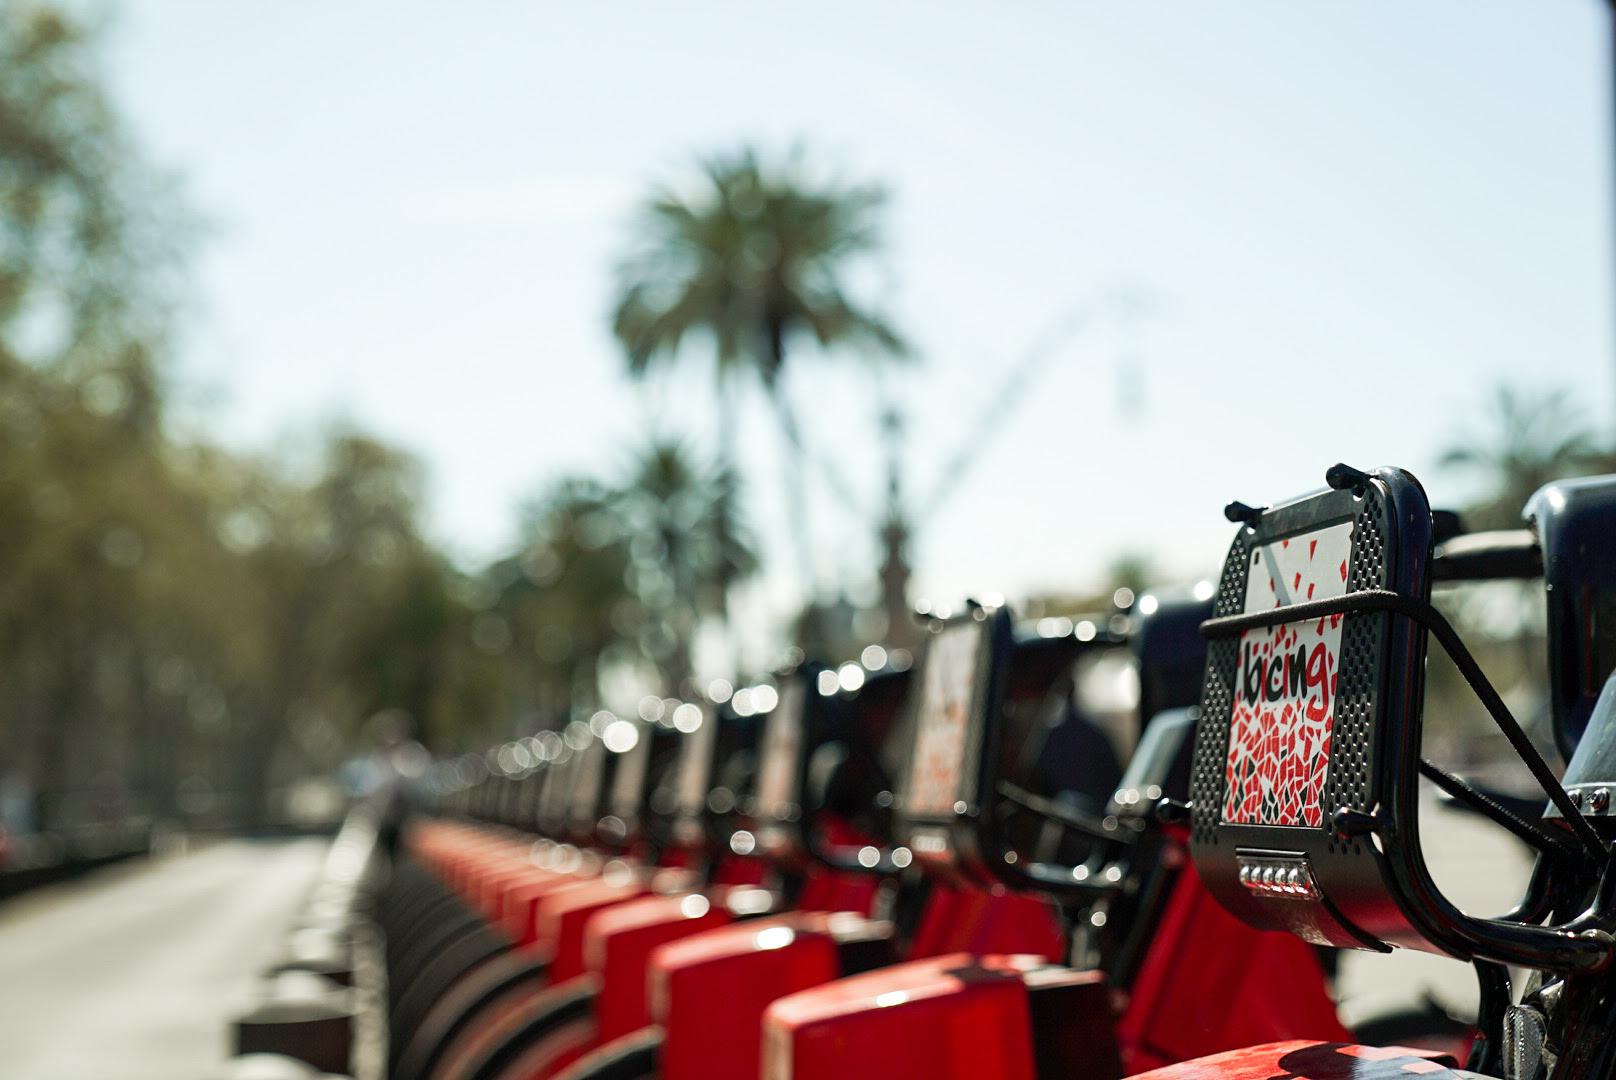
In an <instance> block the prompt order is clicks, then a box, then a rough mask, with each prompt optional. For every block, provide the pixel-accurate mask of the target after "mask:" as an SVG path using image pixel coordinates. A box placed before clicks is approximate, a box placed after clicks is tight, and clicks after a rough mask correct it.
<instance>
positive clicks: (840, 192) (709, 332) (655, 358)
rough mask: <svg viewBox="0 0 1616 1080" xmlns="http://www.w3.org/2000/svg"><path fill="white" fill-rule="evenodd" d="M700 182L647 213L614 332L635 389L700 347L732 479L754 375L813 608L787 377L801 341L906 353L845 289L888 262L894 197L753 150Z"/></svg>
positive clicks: (878, 353) (652, 202)
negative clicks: (854, 275)
mask: <svg viewBox="0 0 1616 1080" xmlns="http://www.w3.org/2000/svg"><path fill="white" fill-rule="evenodd" d="M695 179H696V182H695V184H694V185H693V187H692V189H691V190H690V191H688V192H686V191H675V190H671V189H665V190H662V191H660V192H657V193H656V194H654V195H653V196H652V197H651V198H650V199H649V200H648V201H647V202H646V204H645V206H644V207H643V208H642V210H641V213H640V216H639V220H638V223H637V235H636V237H635V243H634V247H633V250H632V252H631V253H630V255H629V256H628V257H627V258H626V259H625V260H624V261H623V264H622V266H621V267H620V269H619V272H618V298H617V302H616V305H615V307H614V309H613V313H612V332H613V333H614V334H615V335H616V336H617V339H618V342H619V343H620V344H621V345H622V347H623V353H624V358H625V360H626V361H627V364H628V370H629V372H630V373H631V374H632V375H634V376H636V377H643V376H645V375H646V374H647V373H648V372H650V371H651V370H652V369H653V368H654V367H656V366H657V365H659V364H663V363H668V362H671V361H672V360H674V359H675V358H677V357H679V356H680V355H682V354H683V352H684V349H683V346H684V345H685V344H686V342H687V340H688V339H689V338H691V337H692V336H696V337H699V338H703V339H705V341H706V343H707V344H708V345H709V346H710V347H711V349H712V358H713V364H714V371H715V373H716V375H717V380H718V383H719V393H720V402H721V406H722V415H720V417H719V420H718V430H719V439H720V458H721V459H722V461H723V463H724V465H725V467H726V468H728V469H730V470H732V471H733V470H734V469H735V464H736V463H735V454H734V448H733V447H734V443H733V439H734V431H735V417H734V415H733V412H734V398H735V391H736V387H737V383H738V381H740V380H743V379H749V378H750V377H753V376H755V377H756V379H757V380H758V382H759V383H760V385H761V386H762V387H763V389H764V391H765V392H766V393H767V394H768V396H769V400H770V402H771V403H772V404H773V406H774V410H775V415H776V419H777V421H778V426H779V431H780V435H781V438H782V439H783V441H784V442H785V444H786V449H787V455H786V476H785V489H786V491H787V493H788V496H787V501H788V507H789V510H790V513H791V515H792V522H791V534H792V537H793V539H794V542H795V544H796V546H797V558H798V561H799V563H800V565H801V572H802V577H803V583H804V586H805V587H806V588H807V590H808V592H809V594H810V597H811V595H812V593H813V592H814V590H815V588H816V585H817V582H816V575H815V571H814V565H813V555H812V541H811V532H810V530H809V525H808V497H807V490H806V480H805V477H804V458H805V447H804V444H803V436H802V432H801V429H800V427H799V424H798V421H797V417H796V413H795V411H794V410H793V408H792V406H791V402H790V400H789V398H788V397H787V396H786V394H785V390H784V386H783V385H782V375H783V374H784V372H785V365H786V361H787V358H788V357H789V356H791V355H792V354H793V352H794V350H795V347H796V346H797V345H798V344H800V343H802V342H811V343H813V344H816V345H817V346H818V347H819V348H820V349H821V350H837V349H851V350H856V351H858V352H860V353H861V354H862V355H864V356H866V357H870V358H880V359H894V358H899V357H904V356H906V355H908V347H907V345H906V344H905V343H904V340H903V338H902V337H901V336H900V335H899V334H898V332H897V331H896V330H895V329H894V328H893V327H892V325H891V324H890V323H889V322H888V321H887V320H886V319H885V318H884V317H883V316H882V315H880V314H879V313H878V312H876V311H875V310H873V309H872V308H870V307H867V306H865V305H864V304H862V303H860V302H859V301H858V300H857V299H855V297H854V295H853V292H852V290H851V289H850V287H849V285H848V282H847V276H848V274H849V273H850V271H851V269H852V268H853V267H855V266H856V265H857V264H858V263H859V262H860V261H864V260H868V259H870V258H871V257H873V256H875V255H877V254H878V253H879V252H880V249H881V243H882V239H881V232H880V228H879V214H880V211H881V209H882V208H883V206H884V205H885V203H886V192H885V191H883V190H882V189H881V188H879V187H875V186H873V185H867V184H865V185H843V184H839V183H836V182H833V181H823V180H819V179H816V178H815V177H813V176H812V175H810V173H809V171H808V169H807V168H806V165H805V163H804V161H803V158H802V156H801V155H800V154H792V155H790V156H788V157H787V158H785V159H784V160H783V161H780V162H778V163H768V162H765V161H764V159H763V158H762V156H761V155H760V154H759V153H758V152H757V151H756V150H754V149H751V148H742V149H741V150H739V151H737V152H735V153H732V154H727V155H719V156H715V157H713V158H710V159H708V160H707V161H705V162H703V163H702V166H701V169H700V175H699V177H697V178H695ZM741 385H744V382H742V383H741ZM808 610H810V611H813V610H815V609H814V608H813V606H812V605H810V606H809V609H808ZM810 636H813V635H810Z"/></svg>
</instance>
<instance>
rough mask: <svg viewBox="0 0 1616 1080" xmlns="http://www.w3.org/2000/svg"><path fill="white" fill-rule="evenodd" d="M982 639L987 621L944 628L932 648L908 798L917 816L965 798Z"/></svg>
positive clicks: (944, 808)
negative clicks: (962, 792) (968, 727)
mask: <svg viewBox="0 0 1616 1080" xmlns="http://www.w3.org/2000/svg"><path fill="white" fill-rule="evenodd" d="M981 643H982V627H981V625H980V624H977V623H963V624H961V625H958V626H951V627H949V628H948V629H947V630H944V631H943V632H942V633H941V634H939V635H937V637H936V638H935V639H934V640H933V641H932V643H931V645H930V646H929V647H928V651H927V655H926V668H925V672H924V675H923V677H922V680H921V687H920V693H921V697H920V707H919V710H918V712H917V714H916V720H915V756H914V761H913V764H912V767H911V768H910V771H909V792H908V797H907V798H906V799H905V801H904V806H905V807H906V809H907V810H908V811H909V813H911V814H923V815H937V814H949V813H952V812H953V810H954V803H955V801H956V800H957V799H958V798H959V788H960V776H961V775H962V773H963V772H964V768H965V731H966V724H967V720H968V719H969V715H970V709H971V698H972V696H973V694H974V691H975V690H976V676H977V671H976V665H977V657H978V655H979V653H978V650H979V648H980V646H981Z"/></svg>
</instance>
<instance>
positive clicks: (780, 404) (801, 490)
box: [765, 318, 823, 640]
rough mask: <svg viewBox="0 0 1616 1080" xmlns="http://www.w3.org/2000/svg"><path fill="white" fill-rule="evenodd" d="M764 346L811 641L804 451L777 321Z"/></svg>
mask: <svg viewBox="0 0 1616 1080" xmlns="http://www.w3.org/2000/svg"><path fill="white" fill-rule="evenodd" d="M765 344H766V346H767V348H768V350H769V356H768V363H769V369H768V372H767V375H768V378H767V384H768V390H769V398H770V400H771V401H772V402H773V403H774V411H775V415H776V416H778V417H779V419H780V433H781V434H782V435H783V436H784V437H785V443H786V454H785V488H786V501H787V508H786V511H787V513H788V514H789V515H790V522H791V533H792V542H793V544H794V546H795V547H796V549H797V565H798V568H799V572H800V573H801V574H802V587H803V601H804V615H805V619H804V637H805V638H808V639H810V640H814V639H818V638H820V637H821V636H822V635H821V634H820V633H819V631H820V630H821V629H823V628H822V627H820V626H819V605H818V599H819V575H818V574H817V573H816V572H815V570H814V541H813V534H812V533H811V532H810V530H809V524H808V516H809V515H808V483H807V467H806V465H807V463H806V460H805V457H806V453H807V450H806V447H804V445H803V441H802V429H801V428H800V427H798V426H797V415H796V413H795V412H794V411H793V410H792V408H791V400H790V398H788V397H787V396H786V388H785V386H784V385H783V384H782V383H781V381H780V380H781V378H782V377H783V376H784V373H785V360H786V342H785V324H784V323H783V322H781V321H780V320H779V319H774V318H771V319H769V320H768V323H767V325H766V327H765Z"/></svg>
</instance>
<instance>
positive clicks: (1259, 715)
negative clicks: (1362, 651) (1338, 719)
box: [1222, 521, 1352, 827]
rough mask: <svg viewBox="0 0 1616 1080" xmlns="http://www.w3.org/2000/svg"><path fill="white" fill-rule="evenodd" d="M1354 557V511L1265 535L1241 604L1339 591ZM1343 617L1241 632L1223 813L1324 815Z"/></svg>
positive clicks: (1277, 817)
mask: <svg viewBox="0 0 1616 1080" xmlns="http://www.w3.org/2000/svg"><path fill="white" fill-rule="evenodd" d="M1351 557H1352V523H1351V522H1350V521H1344V522H1341V523H1340V524H1337V525H1329V526H1326V527H1325V528H1322V529H1316V530H1313V531H1312V532H1306V533H1300V534H1298V535H1296V536H1291V537H1287V538H1286V539H1283V540H1275V541H1273V542H1272V543H1268V544H1264V545H1263V546H1261V547H1259V548H1257V549H1255V550H1254V551H1253V552H1252V555H1251V566H1250V574H1249V576H1248V577H1247V579H1246V602H1245V608H1244V610H1245V611H1246V612H1247V613H1248V614H1249V613H1253V612H1259V611H1271V610H1273V609H1274V608H1279V607H1287V606H1289V605H1292V604H1301V603H1306V602H1308V601H1310V600H1332V599H1335V598H1337V597H1340V596H1343V595H1345V593H1346V591H1347V571H1348V565H1347V564H1348V561H1349V560H1350V559H1351ZM1341 620H1342V616H1341V615H1327V616H1324V617H1322V618H1318V619H1312V620H1308V621H1306V622H1295V623H1284V624H1282V625H1280V626H1272V627H1266V628H1263V629H1257V630H1248V631H1246V632H1245V633H1244V634H1242V635H1241V637H1240V653H1239V661H1238V664H1237V666H1236V668H1235V685H1234V710H1233V714H1232V716H1231V719H1230V724H1229V754H1228V758H1227V762H1226V769H1227V775H1226V784H1225V788H1224V801H1223V814H1222V816H1223V820H1224V821H1226V822H1229V823H1231V824H1237V825H1307V826H1314V827H1317V826H1319V825H1321V824H1323V821H1324V805H1323V797H1324V784H1325V780H1326V778H1327V777H1328V776H1329V772H1330V736H1331V733H1332V731H1333V729H1334V727H1335V699H1336V684H1337V681H1338V679H1339V677H1340V659H1341Z"/></svg>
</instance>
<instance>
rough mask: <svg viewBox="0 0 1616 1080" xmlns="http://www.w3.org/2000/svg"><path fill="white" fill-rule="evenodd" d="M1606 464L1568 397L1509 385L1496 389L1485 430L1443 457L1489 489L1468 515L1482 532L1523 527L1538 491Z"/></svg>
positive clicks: (1463, 436) (1458, 442) (1465, 438)
mask: <svg viewBox="0 0 1616 1080" xmlns="http://www.w3.org/2000/svg"><path fill="white" fill-rule="evenodd" d="M1606 461H1608V455H1606V454H1604V453H1603V452H1602V451H1601V448H1600V447H1599V445H1598V443H1597V442H1596V441H1595V438H1594V436H1593V434H1592V432H1591V431H1590V430H1589V429H1588V427H1587V426H1586V424H1585V423H1584V420H1583V417H1582V414H1581V411H1580V410H1579V409H1578V408H1577V407H1576V405H1575V403H1574V402H1573V401H1572V398H1571V395H1570V394H1569V393H1567V392H1566V391H1564V390H1552V391H1545V392H1541V393H1538V392H1534V391H1527V390H1520V389H1516V388H1512V387H1509V386H1499V387H1497V388H1495V389H1494V391H1493V394H1492V400H1491V401H1490V402H1489V405H1488V408H1487V411H1486V413H1485V426H1484V427H1482V428H1481V429H1474V428H1472V429H1471V430H1468V431H1465V432H1463V433H1462V434H1461V435H1460V436H1459V437H1458V438H1456V439H1455V440H1454V441H1453V443H1452V445H1451V446H1450V447H1449V448H1448V449H1447V451H1445V452H1444V453H1443V455H1442V457H1441V464H1442V465H1443V466H1445V467H1448V468H1453V469H1460V470H1465V471H1469V472H1471V473H1473V474H1476V475H1479V476H1480V477H1481V478H1482V481H1483V483H1484V484H1485V485H1486V487H1485V494H1484V495H1483V496H1482V498H1481V500H1480V501H1479V502H1477V503H1476V504H1475V505H1473V506H1470V507H1468V508H1466V510H1465V514H1464V516H1465V522H1466V525H1467V526H1468V527H1469V528H1482V529H1509V528H1518V527H1519V526H1520V524H1521V509H1522V507H1524V506H1525V505H1526V500H1527V499H1528V498H1530V497H1531V495H1532V493H1533V492H1534V491H1536V490H1537V489H1538V488H1540V487H1542V486H1543V485H1544V484H1546V483H1548V482H1549V481H1550V480H1558V479H1561V478H1563V477H1567V476H1575V475H1578V474H1579V473H1582V472H1586V471H1587V470H1589V469H1592V468H1598V467H1600V466H1601V463H1602V462H1606Z"/></svg>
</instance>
